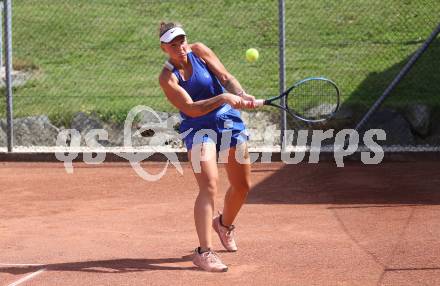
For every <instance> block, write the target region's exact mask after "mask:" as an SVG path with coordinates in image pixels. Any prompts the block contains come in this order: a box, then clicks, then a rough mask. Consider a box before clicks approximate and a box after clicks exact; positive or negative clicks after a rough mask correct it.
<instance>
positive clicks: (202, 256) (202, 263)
mask: <svg viewBox="0 0 440 286" xmlns="http://www.w3.org/2000/svg"><path fill="white" fill-rule="evenodd" d="M193 263H194V265H196V266H198V267H200V268H202V269H203V270H205V271H209V272H226V271H228V266H226V265H225V264H224V263H223V262H222V261H221V259H220V257H218V255H217V253H215V252H214V251H212V250H209V251H206V252H203V253H199V251H198V248H196V250H194V258H193Z"/></svg>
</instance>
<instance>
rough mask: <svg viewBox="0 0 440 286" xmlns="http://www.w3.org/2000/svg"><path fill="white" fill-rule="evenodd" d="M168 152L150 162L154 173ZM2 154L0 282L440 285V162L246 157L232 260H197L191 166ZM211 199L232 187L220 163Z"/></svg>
mask: <svg viewBox="0 0 440 286" xmlns="http://www.w3.org/2000/svg"><path fill="white" fill-rule="evenodd" d="M163 166H164V163H159V162H157V163H145V164H144V165H143V167H144V168H145V170H147V171H148V172H151V173H158V172H160V171H161V170H162V168H163ZM182 166H183V170H184V173H183V176H182V175H180V174H179V173H178V172H177V171H176V169H175V168H174V167H171V166H170V167H169V168H168V171H167V173H166V175H165V176H164V177H163V178H162V179H160V180H159V181H157V182H147V181H144V180H142V179H141V178H140V177H139V176H138V175H137V174H136V173H135V172H134V171H133V169H132V168H131V167H130V165H129V164H128V163H106V164H102V165H98V166H91V165H86V164H84V163H78V164H74V173H73V174H67V173H66V171H65V169H64V167H63V165H62V164H61V163H1V165H0V170H1V171H0V184H1V190H0V194H1V200H0V217H1V220H0V246H1V255H0V285H439V284H440V219H439V217H440V192H439V187H438V186H439V184H440V175H439V168H440V164H439V163H438V161H437V162H436V161H423V162H414V161H413V162H385V163H382V164H379V165H374V166H367V165H362V164H361V163H359V162H348V163H346V167H344V168H336V167H335V164H334V162H333V163H332V162H327V163H320V164H316V165H312V164H299V165H285V164H283V163H271V164H263V163H256V164H254V165H253V171H252V178H253V188H252V191H251V193H250V195H249V197H248V200H247V204H246V205H245V206H244V208H243V210H242V212H241V213H240V216H239V218H238V221H237V222H236V225H237V243H238V246H239V251H238V252H237V253H227V252H225V251H223V250H222V246H221V244H220V242H219V241H218V239H217V238H216V237H215V238H214V245H215V248H216V251H218V252H219V253H220V255H221V257H222V259H223V260H224V261H225V263H227V264H228V265H229V267H230V268H229V271H228V272H227V273H222V274H214V273H207V272H203V271H199V270H198V269H196V268H195V267H193V265H192V263H191V251H192V250H193V249H194V248H195V247H196V246H197V237H196V234H195V227H194V225H193V213H192V207H193V201H194V199H195V197H196V194H197V185H196V181H195V179H194V178H193V175H192V171H191V168H190V165H188V164H187V163H183V164H182ZM221 174H222V175H221V176H220V177H221V180H220V185H221V186H220V193H219V194H218V196H217V207H216V209H220V208H221V206H222V203H223V202H222V198H223V195H224V193H225V191H226V188H227V182H226V179H225V178H226V175H225V172H224V170H221Z"/></svg>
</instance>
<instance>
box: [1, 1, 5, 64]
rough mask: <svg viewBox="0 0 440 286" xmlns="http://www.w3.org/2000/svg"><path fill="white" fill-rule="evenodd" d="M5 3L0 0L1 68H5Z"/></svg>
mask: <svg viewBox="0 0 440 286" xmlns="http://www.w3.org/2000/svg"><path fill="white" fill-rule="evenodd" d="M4 4H5V3H4V2H3V0H2V1H0V68H3V27H4V25H3V13H4V11H5V5H4Z"/></svg>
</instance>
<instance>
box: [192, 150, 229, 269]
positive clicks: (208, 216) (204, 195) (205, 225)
mask: <svg viewBox="0 0 440 286" xmlns="http://www.w3.org/2000/svg"><path fill="white" fill-rule="evenodd" d="M192 151H195V153H193V152H192ZM188 155H189V159H190V162H191V164H192V167H193V170H194V175H195V177H196V180H197V183H198V185H199V194H198V196H197V199H196V202H195V204H194V221H195V225H196V230H197V235H198V238H199V243H200V249H196V251H195V253H194V258H193V263H194V264H195V265H197V266H199V267H201V268H202V269H204V270H206V271H212V272H225V271H227V270H228V267H227V266H226V265H225V264H224V263H223V262H222V261H221V259H220V258H219V257H218V255H217V254H216V253H215V252H214V251H212V250H211V249H212V237H211V225H212V216H213V212H214V201H215V195H216V194H217V183H218V169H217V160H216V146H215V144H213V143H203V144H200V145H198V146H193V149H192V150H191V151H190V152H188ZM201 158H202V160H201Z"/></svg>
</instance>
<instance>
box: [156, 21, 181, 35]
mask: <svg viewBox="0 0 440 286" xmlns="http://www.w3.org/2000/svg"><path fill="white" fill-rule="evenodd" d="M176 27H180V28H183V26H182V24H180V23H177V22H168V23H166V22H160V24H159V37H161V36H162V35H163V34H165V33H166V32H167V31H168V30H170V29H172V28H176Z"/></svg>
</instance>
